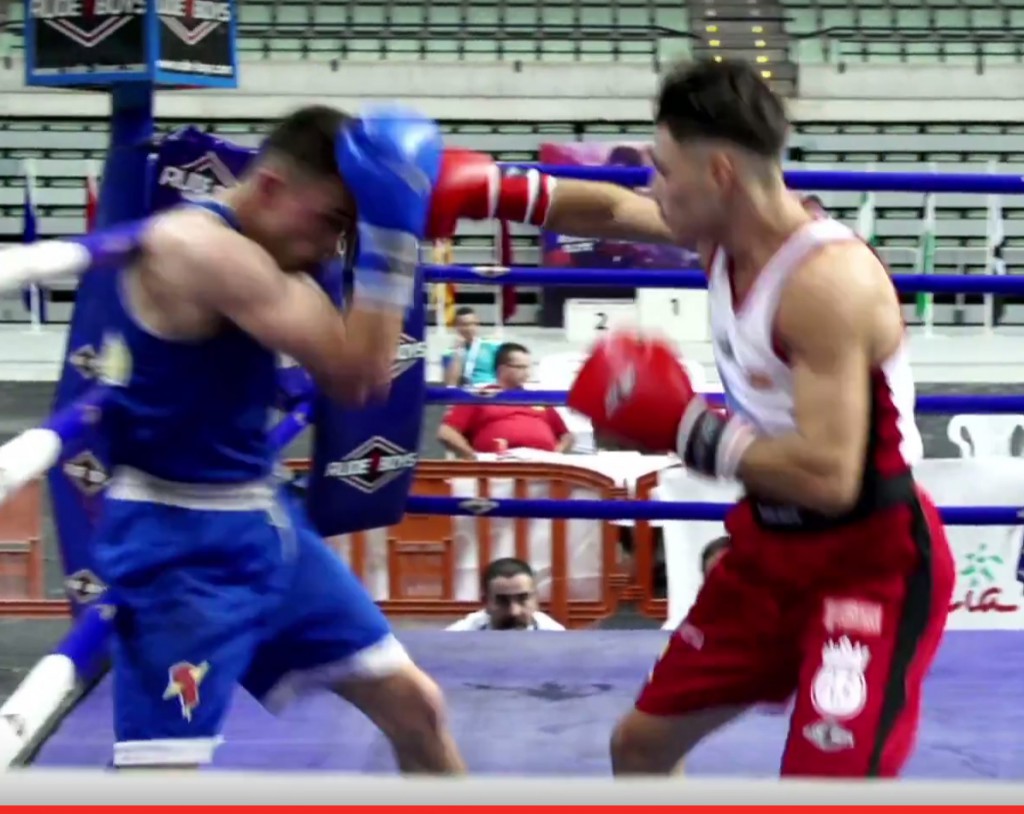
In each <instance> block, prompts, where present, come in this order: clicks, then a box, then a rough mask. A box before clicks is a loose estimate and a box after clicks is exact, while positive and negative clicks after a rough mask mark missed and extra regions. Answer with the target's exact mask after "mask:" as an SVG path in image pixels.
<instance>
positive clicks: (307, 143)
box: [260, 105, 352, 176]
mask: <svg viewBox="0 0 1024 814" xmlns="http://www.w3.org/2000/svg"><path fill="white" fill-rule="evenodd" d="M351 119H352V117H351V116H349V115H348V114H347V113H342V112H341V111H340V110H335V109H334V108H333V107H327V106H326V105H309V106H307V107H300V108H299V109H298V110H296V111H294V112H292V113H290V114H288V115H287V116H286V117H285V118H283V119H281V121H279V122H278V123H277V124H276V125H275V126H274V129H273V130H271V131H270V135H269V136H267V138H266V140H265V141H264V142H263V145H262V147H261V150H260V151H261V153H262V154H270V155H278V156H283V157H284V158H286V159H288V160H289V161H290V162H291V163H293V164H294V165H295V166H297V167H299V168H300V169H304V170H306V171H307V172H310V173H312V174H314V175H317V176H322V175H338V160H337V158H335V143H336V141H337V138H338V131H339V130H341V128H342V127H344V126H345V124H346V122H349V121H351Z"/></svg>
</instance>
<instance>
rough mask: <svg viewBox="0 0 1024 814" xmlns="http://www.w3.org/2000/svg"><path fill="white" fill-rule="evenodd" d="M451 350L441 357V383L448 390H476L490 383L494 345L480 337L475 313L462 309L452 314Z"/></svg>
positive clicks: (478, 321) (493, 369)
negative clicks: (460, 388)
mask: <svg viewBox="0 0 1024 814" xmlns="http://www.w3.org/2000/svg"><path fill="white" fill-rule="evenodd" d="M455 335H456V339H455V347H454V348H452V350H451V351H449V352H448V353H446V354H445V355H444V359H443V365H444V383H445V385H446V386H448V387H467V386H469V387H480V386H483V385H488V384H493V383H494V375H495V365H494V361H495V353H496V350H497V345H496V344H495V343H494V342H491V341H488V340H486V339H481V338H480V320H479V319H478V318H477V315H476V311H474V310H473V309H472V308H467V307H465V306H463V307H462V308H459V309H458V310H457V311H456V312H455Z"/></svg>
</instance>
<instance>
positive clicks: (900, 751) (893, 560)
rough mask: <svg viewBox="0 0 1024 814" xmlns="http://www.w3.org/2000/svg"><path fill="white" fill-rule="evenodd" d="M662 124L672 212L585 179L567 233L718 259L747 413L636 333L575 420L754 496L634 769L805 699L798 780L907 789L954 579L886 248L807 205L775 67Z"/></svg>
mask: <svg viewBox="0 0 1024 814" xmlns="http://www.w3.org/2000/svg"><path fill="white" fill-rule="evenodd" d="M657 125H658V126H657V132H656V139H655V147H654V151H653V160H654V163H655V168H656V173H655V177H654V181H653V186H652V191H653V197H654V200H653V201H647V200H646V199H643V198H642V197H640V196H637V195H634V194H633V193H630V192H628V191H625V190H622V191H621V192H620V193H619V194H618V195H609V192H608V190H607V188H606V187H602V188H600V189H596V188H595V190H594V192H593V196H592V200H591V201H590V202H589V204H586V205H581V204H579V203H578V201H580V200H582V199H583V198H584V197H585V190H584V189H583V188H582V187H581V186H580V185H581V184H583V182H566V186H565V187H564V188H563V187H562V186H561V185H560V186H559V191H558V194H557V195H556V196H555V198H554V200H553V201H552V204H551V206H550V211H549V213H548V216H547V218H548V228H552V229H558V228H560V226H561V225H563V224H573V226H574V228H573V229H572V232H573V233H574V234H579V235H582V236H588V237H597V238H601V237H609V236H615V235H616V234H621V233H622V231H623V230H624V228H625V226H624V224H627V223H628V228H629V230H630V231H631V233H632V234H634V235H636V236H639V235H641V234H646V235H649V239H651V240H660V239H664V235H665V234H666V233H670V234H671V235H672V238H673V239H674V240H675V241H676V242H677V243H679V244H680V245H685V246H696V247H697V249H698V251H699V252H700V255H701V257H702V260H703V262H704V266H705V269H706V270H707V275H708V299H709V310H710V326H711V341H712V346H713V350H714V355H715V362H716V366H717V368H718V373H719V377H720V379H721V382H722V386H723V390H724V392H725V398H726V405H727V408H728V409H727V411H725V412H720V411H718V410H712V409H710V408H709V407H708V405H707V404H706V403H705V402H704V400H703V399H702V398H701V396H700V395H699V394H697V393H695V392H694V389H693V386H692V384H691V382H690V380H689V378H688V376H687V375H686V372H685V370H684V368H683V367H682V366H681V365H680V364H679V362H678V361H677V356H676V351H675V350H674V349H673V348H672V347H671V346H670V345H669V344H667V343H666V342H664V341H663V340H660V339H657V338H652V337H647V336H644V335H641V334H637V333H631V332H616V333H613V334H612V335H610V336H607V337H606V338H605V339H603V340H602V341H601V342H599V343H598V344H597V346H596V347H595V348H594V350H593V351H592V352H591V354H590V356H589V358H588V359H587V361H586V362H585V364H584V365H583V367H582V369H581V370H580V373H579V376H578V378H577V380H576V381H575V383H574V385H573V387H572V388H571V390H570V393H569V399H568V404H569V406H570V407H573V408H574V409H576V410H578V411H580V412H581V413H583V414H585V415H587V416H588V417H589V418H590V419H591V421H592V422H593V425H594V430H595V433H596V434H598V435H600V434H607V435H611V436H615V437H616V438H618V439H620V440H621V441H625V442H627V443H628V444H629V445H631V446H633V447H634V448H638V449H643V450H649V451H652V452H659V453H664V452H675V453H676V454H678V455H679V457H680V459H681V460H682V461H683V463H684V464H685V465H686V466H687V467H688V468H689V469H691V470H692V471H695V472H697V473H700V474H702V475H705V476H707V477H713V478H724V479H738V480H739V481H740V482H741V483H742V485H743V487H744V490H745V493H746V494H745V497H744V498H743V499H742V500H741V501H740V502H739V503H738V504H737V506H736V507H735V508H733V509H732V510H731V511H730V512H729V513H728V516H727V519H726V530H727V531H728V533H729V535H730V538H731V540H732V544H731V546H730V548H729V550H728V551H727V552H726V554H725V556H724V557H723V558H722V560H721V561H720V563H719V564H718V566H717V567H716V568H714V569H713V570H712V571H711V573H710V574H709V575H708V578H707V581H706V583H705V584H704V586H703V587H702V588H701V590H700V592H699V594H698V596H697V599H696V602H695V604H694V605H693V607H692V608H691V609H690V611H689V614H688V616H687V618H686V620H685V621H684V622H683V623H682V625H681V626H680V627H679V629H678V630H677V631H675V633H674V634H673V635H672V637H671V639H670V641H669V643H668V647H667V648H666V650H665V652H664V654H663V655H662V656H661V658H660V659H659V660H658V662H657V664H656V665H655V667H654V669H653V671H652V672H651V675H650V677H649V679H648V681H647V682H646V684H645V686H644V688H643V690H642V691H641V693H640V696H639V698H638V700H637V702H636V706H635V709H633V710H632V711H630V712H629V713H628V714H626V715H625V716H624V717H623V719H622V720H621V721H620V722H619V724H618V726H617V727H616V729H615V732H614V734H613V737H612V749H611V751H612V764H613V768H614V770H615V772H616V773H618V774H626V773H661V772H670V771H672V770H673V768H674V767H675V766H676V765H677V764H678V763H679V761H680V760H681V758H682V757H683V756H685V754H686V753H687V752H688V751H689V750H690V749H691V748H693V746H694V745H696V744H697V743H698V742H699V741H700V740H701V739H702V738H703V737H704V736H706V735H707V734H708V733H709V732H711V731H713V730H715V729H716V728H718V727H719V726H721V725H722V724H724V723H725V722H726V721H728V720H730V719H732V718H734V717H735V716H736V715H738V714H740V713H742V712H743V711H744V710H746V709H747V708H749V707H750V706H752V705H756V704H758V703H760V702H781V701H783V700H785V699H786V698H787V697H788V696H790V695H791V694H794V693H795V708H794V712H793V716H792V721H791V728H790V733H789V738H788V740H787V742H786V748H785V753H784V755H783V758H782V772H783V773H784V774H796V775H815V776H848V777H866V776H873V775H874V776H887V775H895V774H897V773H898V772H899V771H900V769H901V767H902V766H903V764H904V763H905V761H906V759H907V757H908V756H909V754H910V752H911V749H912V746H913V743H914V739H915V736H916V731H917V725H918V720H919V717H920V704H921V687H922V684H923V681H924V677H925V674H926V672H927V670H928V668H929V665H930V664H931V662H932V660H933V658H934V656H935V653H936V650H937V648H938V645H939V642H940V639H941V636H942V632H943V629H944V626H945V622H946V617H947V614H948V607H949V601H950V597H951V594H952V590H953V584H954V568H953V559H952V555H951V553H950V549H949V544H948V542H947V540H946V536H945V532H944V530H943V527H942V524H941V522H940V520H939V515H938V512H937V511H936V510H935V507H934V506H933V505H932V503H931V501H930V500H929V498H928V497H927V495H925V494H923V493H922V492H921V490H920V489H919V488H918V487H917V485H916V484H915V482H914V478H913V473H912V468H913V465H914V463H916V462H917V461H918V460H919V459H920V457H921V455H922V444H921V437H920V434H919V432H918V430H917V427H916V425H915V422H914V412H913V411H914V382H913V376H912V372H911V369H910V363H909V359H908V355H907V347H906V340H905V335H904V326H903V322H902V316H901V312H900V303H899V299H898V297H897V295H896V293H895V291H894V289H893V286H892V282H891V280H890V278H889V276H888V274H887V271H886V269H885V268H884V267H883V266H882V264H881V263H880V262H879V260H878V259H877V257H876V256H875V255H874V254H873V253H872V251H871V250H870V248H869V247H868V246H866V245H865V244H864V243H863V242H862V241H860V240H858V239H857V237H856V235H855V234H854V233H853V232H852V231H850V230H849V229H848V228H847V227H845V226H843V225H842V224H840V223H838V222H836V221H834V220H831V219H829V218H827V217H822V216H820V215H812V214H811V213H809V212H808V211H807V209H806V208H805V207H804V206H803V205H802V204H801V202H800V200H799V199H798V198H797V197H796V196H795V195H793V194H792V193H791V192H789V191H788V190H787V189H786V187H785V182H784V179H783V174H782V168H781V165H780V163H779V156H780V155H782V153H783V146H784V143H785V134H786V131H787V127H788V123H787V121H786V118H785V115H784V107H783V104H782V102H781V100H779V99H778V98H777V97H776V96H775V95H774V93H773V92H772V91H771V90H770V89H769V88H768V87H767V86H766V85H765V83H764V82H763V80H762V79H761V78H760V76H759V75H758V73H757V71H756V69H754V68H752V67H751V66H748V65H745V64H743V63H735V62H730V61H723V62H721V63H717V62H699V63H697V64H695V65H690V66H687V67H684V68H681V69H680V70H678V71H676V72H674V73H672V74H671V75H670V76H669V77H668V79H667V80H666V81H665V84H664V85H663V87H662V90H661V95H660V97H659V100H658V112H657ZM563 193H566V194H564V195H563ZM600 201H605V202H606V203H605V204H603V205H599V202H600ZM570 210H574V211H570ZM624 213H628V216H627V214H624Z"/></svg>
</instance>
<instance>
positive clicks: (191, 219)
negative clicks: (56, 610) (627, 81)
mask: <svg viewBox="0 0 1024 814" xmlns="http://www.w3.org/2000/svg"><path fill="white" fill-rule="evenodd" d="M415 128H418V130H417V131H416V133H414V134H413V135H414V137H413V138H410V136H409V134H410V130H411V129H415ZM339 133H341V134H344V135H338V134H339ZM432 151H433V152H436V153H437V155H436V156H435V155H434V154H433V152H432ZM439 151H440V138H439V136H436V125H433V124H432V123H429V122H426V121H425V120H418V119H413V120H407V119H404V118H398V117H394V116H392V115H391V114H387V115H382V116H377V117H366V118H363V119H351V118H349V117H345V116H343V115H342V114H340V113H337V112H336V111H333V110H331V109H330V108H324V107H312V108H305V109H303V110H301V111H298V112H297V113H295V114H293V115H292V116H290V117H288V118H286V119H285V120H284V121H282V122H281V123H280V124H279V125H278V127H277V128H275V130H274V132H273V133H272V134H271V135H270V137H269V138H268V141H267V144H266V145H265V148H264V150H263V151H262V152H261V154H260V155H259V156H258V157H257V159H256V160H255V162H254V165H253V166H252V167H251V168H250V169H249V170H247V172H246V174H245V175H244V176H243V178H242V179H241V180H240V182H239V184H238V186H237V187H234V188H232V189H230V190H228V191H226V192H225V193H222V194H221V195H219V196H218V198H217V199H216V200H214V199H210V200H205V201H199V202H194V203H192V204H190V205H188V206H185V207H181V208H178V209H176V210H171V211H170V212H168V213H165V214H163V215H160V216H158V217H157V218H156V219H155V220H154V222H153V224H152V225H151V227H150V234H149V236H148V237H147V240H146V244H145V252H144V254H143V255H142V256H141V257H140V259H139V260H138V261H137V262H136V263H135V264H133V265H132V266H131V267H130V268H126V269H124V270H123V271H122V272H121V275H120V279H119V281H118V297H117V302H115V303H113V304H112V308H111V314H110V318H109V322H108V328H107V331H106V334H105V339H104V347H103V354H102V359H103V362H102V369H103V377H104V380H105V381H106V383H107V384H108V385H109V386H110V387H111V390H112V401H111V404H110V407H109V408H108V409H107V410H106V411H105V412H104V415H103V427H102V430H103V432H104V435H105V437H106V439H107V441H108V442H109V457H110V461H111V464H112V478H111V481H110V484H109V485H108V488H107V491H106V494H105V498H104V502H103V510H102V512H101V516H100V518H99V521H98V524H97V529H96V535H95V545H94V562H95V565H96V569H97V572H98V573H99V575H100V576H101V577H102V578H103V579H104V580H105V581H106V582H107V583H108V585H109V586H110V587H111V589H112V593H113V595H114V596H116V597H117V603H118V612H117V614H116V616H115V619H114V627H115V643H114V650H113V673H114V686H115V692H114V699H115V722H114V723H115V734H116V740H117V742H116V744H115V749H114V764H115V765H116V766H189V765H197V764H202V763H206V762H208V761H210V760H211V759H212V755H213V750H214V747H215V746H216V744H217V742H218V741H219V738H220V732H221V729H222V726H223V723H224V719H225V716H226V714H227V711H228V708H229V706H230V702H231V698H232V695H233V693H234V691H235V687H236V686H237V685H239V684H240V685H242V686H243V687H245V688H246V689H247V690H249V691H250V692H251V693H252V694H253V695H255V696H256V697H257V698H259V699H261V700H262V701H263V702H264V703H265V704H266V705H267V706H269V707H271V708H278V707H280V706H282V705H283V704H284V703H286V702H287V701H288V699H289V698H291V697H292V696H294V695H295V694H296V693H299V692H302V691H304V690H306V689H309V688H311V687H328V688H330V689H333V690H335V691H338V692H339V693H340V694H342V695H344V696H345V697H347V698H349V699H350V700H352V701H353V702H354V703H356V704H357V706H359V707H360V709H362V711H363V712H365V713H366V714H367V715H368V716H369V717H370V718H371V720H373V721H374V722H375V723H377V724H378V726H380V728H381V729H382V730H383V731H384V732H385V734H386V735H388V736H389V737H391V738H392V741H393V743H394V744H395V749H396V753H397V757H398V763H399V766H400V767H401V768H403V769H405V770H409V771H436V772H448V771H457V770H459V769H460V767H461V762H460V759H459V757H458V754H457V752H456V751H455V750H454V747H452V746H451V743H450V737H449V736H448V735H447V732H446V731H445V730H444V724H443V717H444V716H443V714H442V713H441V710H440V696H439V693H438V692H437V690H436V687H435V686H434V685H433V684H432V682H430V680H429V679H427V678H426V676H424V675H423V674H422V673H420V672H419V671H417V670H416V669H415V667H414V666H413V665H412V663H411V661H410V659H409V657H408V655H407V654H406V652H405V650H404V649H403V647H402V646H401V644H399V642H398V641H397V640H396V639H395V637H394V636H393V635H392V633H391V630H390V627H389V625H388V623H387V621H386V619H385V618H384V617H383V615H382V613H381V612H380V610H379V609H378V607H377V606H376V604H375V603H374V602H373V600H372V598H371V597H370V596H369V595H368V594H367V592H366V590H365V589H364V588H363V586H362V585H361V584H360V583H359V582H358V581H357V580H356V578H355V577H354V575H353V574H352V573H351V572H350V571H349V569H348V568H347V567H346V566H345V565H344V563H343V562H342V561H341V560H340V559H339V558H338V557H337V556H336V555H335V554H334V553H333V552H332V551H331V550H330V549H329V548H328V547H327V545H326V544H325V543H324V541H323V540H322V539H321V538H320V537H319V536H318V534H317V533H316V532H315V531H314V530H313V528H312V527H311V525H310V523H309V521H308V519H307V517H306V515H305V510H304V507H302V506H301V505H300V504H299V503H298V501H297V500H296V499H295V498H294V496H292V495H290V494H289V493H288V492H287V491H286V490H285V489H284V488H283V487H282V484H280V483H279V482H278V481H277V479H276V477H275V463H276V462H275V454H274V451H273V450H272V448H271V445H270V440H269V427H270V424H271V408H272V406H273V405H274V403H275V399H276V396H277V358H278V353H284V354H286V355H288V356H291V357H292V358H294V359H295V360H296V361H298V362H299V364H301V365H302V366H303V367H305V368H306V369H307V370H308V371H309V372H310V373H311V375H312V376H313V377H314V379H315V380H316V381H317V384H318V385H319V386H320V388H321V389H322V390H323V391H324V392H325V393H326V394H327V395H329V396H331V397H332V398H336V399H339V400H342V401H355V402H359V401H361V400H365V399H366V398H368V397H372V395H373V394H374V393H375V392H379V391H380V390H381V387H382V386H383V385H384V384H385V383H386V382H387V380H388V376H389V373H390V367H391V362H392V359H393V358H394V354H395V351H396V347H395V344H394V342H397V338H398V335H399V333H400V329H401V322H402V315H403V313H404V308H405V307H406V306H407V305H408V297H409V296H412V292H411V291H410V284H409V282H408V274H409V269H408V268H407V265H406V264H405V258H406V257H407V252H405V251H404V249H405V247H406V246H407V245H409V243H410V242H411V243H413V244H414V243H415V240H416V238H417V234H416V224H417V223H421V222H422V221H423V219H424V218H425V214H426V207H427V205H428V201H429V194H430V184H431V182H432V180H433V176H432V175H431V173H432V172H433V173H435V175H436V168H437V166H438V165H439ZM406 173H407V174H409V175H414V174H415V175H416V177H417V178H418V179H419V180H424V179H425V180H426V183H425V184H416V185H415V186H409V185H408V184H406V183H405V182H404V181H403V180H402V178H401V176H403V174H406ZM395 213H398V215H399V216H400V221H396V222H389V218H392V217H393V216H394V215H395ZM349 230H351V231H352V232H355V231H356V230H358V232H359V235H360V244H361V247H362V249H363V250H364V251H365V252H367V253H368V254H367V258H368V259H367V260H366V262H365V270H364V273H363V274H362V275H361V274H360V272H361V269H360V267H359V265H358V264H357V268H356V279H357V289H360V286H359V283H360V282H362V283H363V285H362V287H361V289H360V290H361V291H362V292H363V293H362V295H361V297H360V295H359V293H358V292H357V297H356V301H355V302H354V303H353V305H352V307H351V308H350V309H349V311H348V312H347V313H346V315H345V317H344V321H343V318H342V316H341V315H340V314H339V313H338V311H337V309H335V308H334V307H333V306H332V305H331V303H330V302H329V300H328V299H327V297H326V295H325V294H324V293H323V291H322V290H320V289H319V288H317V287H316V286H315V285H313V284H311V283H310V282H309V281H308V280H307V279H306V278H305V277H304V276H303V275H302V274H301V272H302V271H303V270H305V269H312V268H314V267H315V266H317V265H318V264H320V263H322V262H323V261H325V260H327V259H329V258H330V257H331V256H332V254H334V253H335V252H336V251H337V247H338V245H339V240H340V239H342V238H344V237H345V236H346V233H347V232H348V231H349ZM399 249H401V250H402V252H401V253H400V254H399V255H396V254H395V253H396V251H398V250H399ZM403 298H404V299H403ZM388 337H393V340H394V341H393V342H392V344H391V345H388V344H387V343H386V342H384V341H382V340H385V339H387V338H388Z"/></svg>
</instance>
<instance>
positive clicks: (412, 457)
mask: <svg viewBox="0 0 1024 814" xmlns="http://www.w3.org/2000/svg"><path fill="white" fill-rule="evenodd" d="M418 459H419V456H418V455H417V454H416V453H415V452H410V451H409V450H407V449H403V448H402V447H400V446H398V445H397V444H394V443H392V442H391V441H389V440H388V439H387V438H384V437H382V436H380V435H375V436H374V437H373V438H370V439H369V440H368V441H365V442H363V443H362V444H360V445H359V446H358V447H356V448H355V449H354V450H352V451H351V452H350V453H349V454H348V455H346V456H345V457H344V458H342V459H341V460H340V461H333V462H331V463H329V464H327V467H326V468H325V469H324V477H327V478H335V479H337V480H340V481H344V482H345V483H348V484H349V485H351V486H354V487H355V488H356V489H358V490H359V491H361V492H365V493H366V494H370V493H372V492H376V491H377V490H378V489H380V488H382V487H384V486H387V485H388V484H389V483H391V482H392V481H393V480H395V479H396V478H398V477H400V476H401V475H403V474H405V472H407V471H408V470H410V469H412V468H413V467H414V466H416V461H417V460H418Z"/></svg>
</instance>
